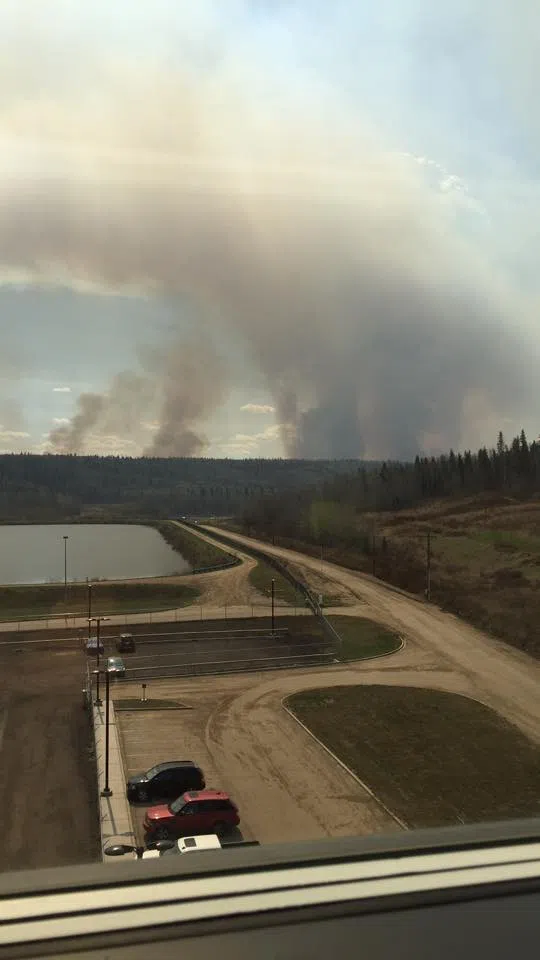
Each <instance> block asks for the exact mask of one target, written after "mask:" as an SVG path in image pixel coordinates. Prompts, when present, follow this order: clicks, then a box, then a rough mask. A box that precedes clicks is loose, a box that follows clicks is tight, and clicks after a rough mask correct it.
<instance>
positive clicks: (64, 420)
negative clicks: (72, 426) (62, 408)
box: [53, 417, 70, 427]
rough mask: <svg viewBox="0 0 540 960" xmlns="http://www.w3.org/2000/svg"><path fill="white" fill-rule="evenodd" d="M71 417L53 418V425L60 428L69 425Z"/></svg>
mask: <svg viewBox="0 0 540 960" xmlns="http://www.w3.org/2000/svg"><path fill="white" fill-rule="evenodd" d="M69 422H70V421H69V417H53V423H54V424H55V425H56V426H57V427H59V426H61V425H62V424H64V423H69Z"/></svg>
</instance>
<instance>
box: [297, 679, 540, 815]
mask: <svg viewBox="0 0 540 960" xmlns="http://www.w3.org/2000/svg"><path fill="white" fill-rule="evenodd" d="M287 705H288V707H289V708H290V709H291V710H292V711H293V712H294V713H295V715H296V716H297V717H298V718H299V719H300V720H301V721H302V722H303V723H305V724H306V726H307V727H308V728H309V729H310V730H312V732H313V733H314V734H315V736H317V737H318V738H319V739H320V740H322V741H323V743H325V744H326V745H327V746H328V747H329V748H330V750H332V751H333V752H334V753H335V754H336V755H337V756H338V757H339V758H340V759H341V760H342V761H343V762H344V763H345V764H347V766H348V767H350V768H351V770H353V771H354V772H355V773H356V774H357V776H359V777H360V778H361V779H362V780H363V781H364V782H365V783H367V784H368V785H369V787H370V788H371V789H372V790H373V792H374V793H375V795H376V796H377V797H379V798H380V799H381V800H382V801H383V803H385V805H386V806H387V807H388V808H389V809H390V810H392V811H393V813H395V814H396V815H397V816H398V817H400V818H401V819H402V820H404V821H405V823H406V824H407V825H408V826H409V827H428V826H441V825H445V824H455V823H472V822H479V821H482V820H496V819H506V818H512V817H527V816H535V815H538V814H539V813H540V748H539V747H537V746H536V745H534V744H533V743H531V742H530V741H529V740H528V739H527V738H526V737H525V736H524V735H523V734H522V733H521V732H520V731H519V730H517V729H516V728H514V727H513V726H511V725H510V724H508V723H506V722H505V721H504V720H502V719H501V718H500V717H498V715H497V714H496V713H494V712H493V711H492V710H490V709H488V708H487V707H485V706H483V705H482V704H480V703H477V702H476V701H474V700H469V699H468V698H466V697H461V696H456V695H454V694H448V693H441V692H438V691H435V690H422V689H415V688H410V687H387V686H358V687H329V688H326V689H319V690H310V691H307V692H304V693H299V694H295V695H294V696H292V697H289V699H288V700H287Z"/></svg>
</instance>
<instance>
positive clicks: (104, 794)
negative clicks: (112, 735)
mask: <svg viewBox="0 0 540 960" xmlns="http://www.w3.org/2000/svg"><path fill="white" fill-rule="evenodd" d="M94 673H95V675H96V681H97V683H99V675H100V673H104V674H105V786H104V787H103V790H102V791H101V796H102V797H112V790H111V788H110V786H109V702H110V700H109V696H110V671H109V669H106V670H94Z"/></svg>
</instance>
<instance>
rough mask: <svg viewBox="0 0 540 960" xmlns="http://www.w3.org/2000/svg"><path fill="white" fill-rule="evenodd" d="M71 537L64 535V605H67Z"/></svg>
mask: <svg viewBox="0 0 540 960" xmlns="http://www.w3.org/2000/svg"><path fill="white" fill-rule="evenodd" d="M68 540H69V537H68V536H67V535H64V605H66V604H67V542H68Z"/></svg>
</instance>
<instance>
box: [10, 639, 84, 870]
mask: <svg viewBox="0 0 540 960" xmlns="http://www.w3.org/2000/svg"><path fill="white" fill-rule="evenodd" d="M83 666H84V664H83V660H82V655H81V652H80V650H79V649H78V648H77V646H76V644H73V643H71V644H70V643H69V641H68V642H67V643H66V647H64V648H63V649H60V650H56V649H55V648H53V649H51V648H47V647H46V646H45V648H44V647H43V646H41V645H38V646H37V647H36V648H33V647H30V646H26V647H25V648H24V649H21V648H13V647H11V648H10V647H2V648H1V652H0V669H1V670H2V674H3V678H2V679H3V687H4V689H5V690H9V694H8V695H7V697H6V698H5V699H4V701H3V704H2V706H3V713H2V720H1V724H2V729H3V737H2V739H1V742H0V755H1V762H2V777H1V778H0V805H1V808H2V811H3V822H2V827H3V830H2V845H1V847H0V871H7V870H24V869H29V868H35V867H52V866H63V865H67V864H76V863H83V862H88V861H94V860H99V855H100V847H99V815H98V805H97V789H96V774H95V760H94V756H93V739H92V735H91V729H90V722H89V718H88V715H87V714H86V712H85V711H84V710H83V708H82V702H83V699H82V693H81V686H82V684H81V679H82V671H83Z"/></svg>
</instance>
